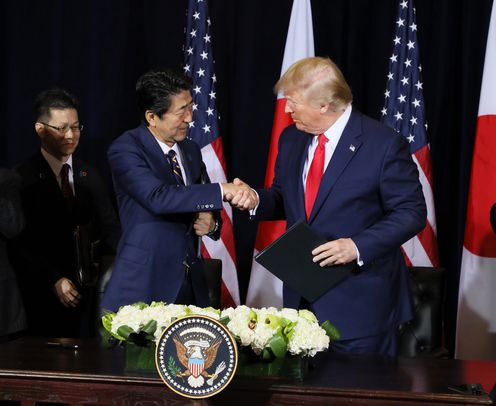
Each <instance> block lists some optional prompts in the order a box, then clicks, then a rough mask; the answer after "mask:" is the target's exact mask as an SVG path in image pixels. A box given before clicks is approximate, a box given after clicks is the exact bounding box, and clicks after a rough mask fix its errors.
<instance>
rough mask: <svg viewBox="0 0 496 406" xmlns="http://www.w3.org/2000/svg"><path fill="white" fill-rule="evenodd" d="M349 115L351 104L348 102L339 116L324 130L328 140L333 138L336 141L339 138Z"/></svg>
mask: <svg viewBox="0 0 496 406" xmlns="http://www.w3.org/2000/svg"><path fill="white" fill-rule="evenodd" d="M350 116H351V104H348V107H346V109H345V110H344V112H343V114H341V115H340V116H339V118H338V119H337V120H336V121H335V122H334V124H333V125H331V126H330V127H329V128H328V129H327V130H326V131H324V135H325V136H326V137H327V139H328V140H331V139H334V140H336V142H337V141H338V140H339V139H340V138H341V135H342V134H343V131H344V128H345V127H346V124H348V120H349V119H350ZM331 137H332V138H331Z"/></svg>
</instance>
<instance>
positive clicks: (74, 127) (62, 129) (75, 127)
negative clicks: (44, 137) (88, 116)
mask: <svg viewBox="0 0 496 406" xmlns="http://www.w3.org/2000/svg"><path fill="white" fill-rule="evenodd" d="M41 124H43V125H46V126H47V127H50V128H53V129H54V130H57V131H58V132H60V133H62V134H66V133H68V132H69V130H71V131H72V132H73V133H79V132H81V131H83V128H84V126H83V125H82V124H78V125H71V126H68V125H65V126H63V127H56V126H54V125H50V124H47V123H43V122H42V123H41Z"/></svg>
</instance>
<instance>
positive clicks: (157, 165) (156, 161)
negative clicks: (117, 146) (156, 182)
mask: <svg viewBox="0 0 496 406" xmlns="http://www.w3.org/2000/svg"><path fill="white" fill-rule="evenodd" d="M138 138H139V140H140V141H141V144H142V146H143V149H144V156H145V159H147V160H148V162H150V166H151V168H152V170H153V172H154V173H155V175H156V176H157V177H159V178H161V179H164V180H165V181H166V182H167V183H169V184H175V183H176V178H175V176H174V173H173V172H172V168H171V166H170V165H169V162H168V161H167V157H166V156H165V155H164V152H163V151H162V149H161V148H160V145H159V144H158V142H157V140H156V139H155V137H154V136H153V134H152V133H151V132H150V131H149V130H148V128H146V126H145V125H141V126H140V127H139V133H138Z"/></svg>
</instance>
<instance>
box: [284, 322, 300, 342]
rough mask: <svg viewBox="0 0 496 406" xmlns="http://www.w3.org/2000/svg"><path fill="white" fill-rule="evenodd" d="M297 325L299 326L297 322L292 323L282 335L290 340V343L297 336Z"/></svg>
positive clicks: (285, 328)
mask: <svg viewBox="0 0 496 406" xmlns="http://www.w3.org/2000/svg"><path fill="white" fill-rule="evenodd" d="M296 324H297V322H296V321H292V322H290V323H288V325H287V326H285V327H284V328H283V330H282V333H283V334H284V335H285V336H286V337H287V338H288V341H289V340H291V339H292V338H293V336H294V334H295V326H296Z"/></svg>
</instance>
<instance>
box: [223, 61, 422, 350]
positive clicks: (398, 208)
mask: <svg viewBox="0 0 496 406" xmlns="http://www.w3.org/2000/svg"><path fill="white" fill-rule="evenodd" d="M275 91H276V92H282V93H283V94H284V96H285V97H286V112H287V113H289V114H291V117H292V119H293V121H294V125H291V126H289V127H288V128H286V129H285V130H284V132H283V133H282V134H281V137H280V140H279V147H278V156H277V160H276V166H275V176H274V180H273V183H272V185H271V187H270V188H268V189H261V190H257V192H258V195H259V196H258V198H253V196H251V195H246V194H245V195H237V196H235V197H232V198H231V203H232V204H233V205H234V206H235V207H238V208H242V209H256V212H255V218H256V219H260V220H268V219H274V220H275V219H285V220H286V221H287V226H288V227H290V226H291V225H292V224H294V223H296V222H298V221H306V222H307V223H308V224H309V225H310V227H311V228H312V229H313V230H314V231H316V232H317V233H319V234H321V235H323V236H325V237H326V238H327V241H328V242H326V243H325V244H322V245H321V246H319V247H317V248H315V249H314V250H313V251H312V255H313V258H314V261H315V262H319V264H320V265H321V266H322V267H329V272H332V271H333V269H332V266H333V265H338V264H347V263H350V262H354V263H356V265H357V272H356V273H354V274H352V275H351V276H349V277H348V278H347V279H345V280H344V281H343V282H341V283H340V284H339V285H337V286H336V287H334V288H333V289H331V290H329V291H327V292H326V293H325V294H324V295H323V296H321V297H320V298H318V299H317V300H315V301H314V302H312V303H303V301H302V300H301V298H300V296H299V295H298V294H297V293H296V292H294V291H293V290H291V289H290V288H289V287H288V286H286V285H285V286H284V306H286V307H295V308H298V307H301V306H306V307H310V309H311V310H313V311H314V312H315V313H316V316H317V317H318V319H319V320H321V321H324V320H327V319H328V320H330V321H331V322H332V323H333V324H335V325H336V326H337V328H338V329H339V330H340V332H341V339H340V340H339V341H336V342H335V343H333V345H332V346H331V347H332V349H333V350H334V351H338V352H347V353H375V354H388V355H395V353H396V331H397V327H398V325H399V324H400V323H402V322H405V321H406V320H409V319H410V318H411V315H412V306H411V295H410V291H409V288H408V280H407V277H408V275H407V268H406V266H405V262H404V260H403V256H402V253H401V250H400V246H401V244H402V243H404V242H405V241H407V240H408V239H410V238H411V237H413V236H414V235H416V234H417V233H418V232H419V231H420V230H422V228H423V227H424V224H425V220H426V207H425V202H424V197H423V194H422V189H421V185H420V182H419V174H418V171H417V168H416V166H415V163H414V162H413V161H412V158H411V156H410V152H409V148H408V143H407V141H406V139H405V138H404V137H402V136H401V135H399V134H397V133H395V132H394V131H393V130H391V129H389V128H387V127H385V126H384V125H382V124H380V123H379V122H377V121H375V120H372V119H371V118H368V117H366V116H364V115H362V114H361V113H359V112H358V111H357V110H355V109H354V108H352V106H351V102H352V94H351V90H350V88H349V86H348V84H347V83H346V80H345V79H344V77H343V74H342V73H341V71H340V70H339V68H338V67H337V66H336V65H335V64H334V63H333V62H332V61H331V60H330V59H328V58H319V57H312V58H305V59H302V60H300V61H298V62H296V63H295V64H293V65H292V66H291V67H290V68H289V69H288V70H287V72H286V73H285V74H284V75H283V76H282V77H281V78H280V80H279V81H278V82H277V84H276V86H275ZM236 182H237V183H241V181H239V180H236ZM236 182H235V183H236Z"/></svg>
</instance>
